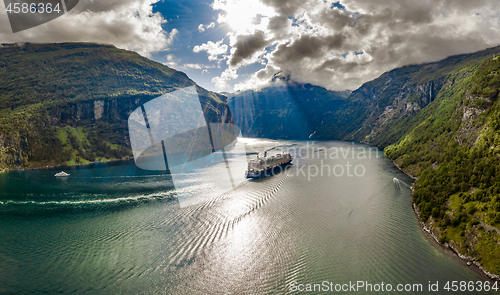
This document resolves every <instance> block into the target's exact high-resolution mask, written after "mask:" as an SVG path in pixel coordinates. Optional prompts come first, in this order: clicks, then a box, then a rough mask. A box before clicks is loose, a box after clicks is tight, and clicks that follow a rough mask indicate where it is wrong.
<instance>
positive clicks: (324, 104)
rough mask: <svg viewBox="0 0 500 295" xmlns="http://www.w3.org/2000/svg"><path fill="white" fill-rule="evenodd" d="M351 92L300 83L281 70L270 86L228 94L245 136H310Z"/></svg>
mask: <svg viewBox="0 0 500 295" xmlns="http://www.w3.org/2000/svg"><path fill="white" fill-rule="evenodd" d="M349 94H350V92H346V91H344V92H336V91H329V90H326V89H325V88H323V87H320V86H314V85H311V84H303V83H298V82H295V81H293V80H292V79H290V77H289V76H286V75H281V73H277V74H276V75H274V77H273V78H272V79H271V83H270V86H268V87H265V88H263V89H260V90H246V91H240V92H237V93H233V94H229V93H228V94H226V95H227V96H228V105H229V108H230V109H231V112H232V114H233V118H234V122H235V124H236V125H238V126H239V127H240V128H241V130H242V133H243V136H247V137H267V138H282V139H307V138H311V137H314V134H315V132H316V130H317V129H318V126H321V124H322V122H323V120H324V119H325V118H326V117H327V116H328V115H329V114H330V113H332V112H334V111H336V110H338V109H339V108H341V106H342V105H344V104H345V103H346V98H347V96H348V95H349Z"/></svg>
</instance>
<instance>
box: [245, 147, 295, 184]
mask: <svg viewBox="0 0 500 295" xmlns="http://www.w3.org/2000/svg"><path fill="white" fill-rule="evenodd" d="M292 160H293V157H292V155H291V154H290V153H285V152H283V153H280V154H277V155H274V156H270V157H268V156H267V151H266V152H264V157H263V158H261V157H259V156H258V155H257V158H256V159H254V160H250V161H249V162H248V170H247V171H246V172H245V177H246V178H257V177H260V176H269V175H272V173H269V174H268V172H269V171H271V170H273V169H275V168H277V167H280V166H284V165H287V164H289V163H290V162H292Z"/></svg>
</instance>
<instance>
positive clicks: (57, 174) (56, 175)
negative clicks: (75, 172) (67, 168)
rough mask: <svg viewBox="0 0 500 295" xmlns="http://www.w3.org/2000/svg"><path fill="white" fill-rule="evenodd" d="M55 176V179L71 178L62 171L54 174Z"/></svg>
mask: <svg viewBox="0 0 500 295" xmlns="http://www.w3.org/2000/svg"><path fill="white" fill-rule="evenodd" d="M54 176H55V177H66V176H69V174H68V173H66V172H64V171H61V172H59V173H56V174H54Z"/></svg>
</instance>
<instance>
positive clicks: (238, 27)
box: [213, 0, 276, 34]
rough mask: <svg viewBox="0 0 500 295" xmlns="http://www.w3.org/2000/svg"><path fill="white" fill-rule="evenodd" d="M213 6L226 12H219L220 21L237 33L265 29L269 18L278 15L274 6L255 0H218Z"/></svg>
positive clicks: (248, 32)
mask: <svg viewBox="0 0 500 295" xmlns="http://www.w3.org/2000/svg"><path fill="white" fill-rule="evenodd" d="M213 8H214V9H217V10H221V11H223V12H225V13H220V14H219V19H218V22H219V23H222V24H226V25H227V26H228V29H229V30H231V31H232V32H233V33H236V34H251V33H254V32H255V31H256V30H259V29H260V30H265V29H266V27H267V24H268V21H269V18H270V17H272V16H274V15H276V12H275V11H274V9H273V8H271V7H269V6H266V5H264V4H262V3H261V2H260V1H255V0H240V1H238V0H227V1H225V0H216V1H215V2H214V4H213Z"/></svg>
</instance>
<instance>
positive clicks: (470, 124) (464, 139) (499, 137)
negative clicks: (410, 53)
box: [385, 57, 500, 274]
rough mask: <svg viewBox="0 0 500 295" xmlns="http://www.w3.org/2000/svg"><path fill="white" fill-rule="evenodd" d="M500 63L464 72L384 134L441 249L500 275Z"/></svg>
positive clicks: (466, 68)
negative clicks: (447, 246) (448, 247)
mask: <svg viewBox="0 0 500 295" xmlns="http://www.w3.org/2000/svg"><path fill="white" fill-rule="evenodd" d="M498 69H500V59H499V58H497V57H495V58H490V59H488V60H486V61H484V62H479V63H477V64H475V65H474V64H472V65H464V66H463V67H462V68H460V69H456V70H455V72H453V73H451V74H450V75H449V76H448V80H449V81H451V83H450V86H449V87H445V88H444V89H443V90H442V91H441V92H440V93H439V94H438V97H437V98H436V100H435V101H434V102H432V103H431V104H429V105H428V106H427V107H426V108H424V109H422V110H421V111H420V112H418V113H417V114H416V115H415V116H413V117H411V118H406V119H403V120H401V121H400V122H398V123H396V124H394V125H393V126H391V128H390V129H389V130H388V133H390V134H394V133H395V132H396V130H398V129H399V131H400V134H401V135H402V137H401V139H400V140H399V141H398V142H397V143H395V144H393V145H391V146H388V147H387V148H386V149H385V153H386V155H387V156H388V157H389V158H391V159H393V160H395V161H396V163H397V164H398V165H399V166H400V167H401V168H403V169H405V170H406V171H408V172H409V173H411V174H413V175H415V176H418V181H417V182H416V183H415V193H414V195H413V199H414V202H415V204H416V205H417V206H418V208H419V210H420V216H421V218H422V220H424V221H426V222H430V223H429V224H432V227H433V229H434V232H435V233H438V234H439V236H440V241H441V242H443V243H444V242H449V243H451V244H452V245H453V246H454V247H455V248H456V249H458V251H460V252H461V253H462V254H465V255H468V256H472V257H475V259H477V260H478V261H480V262H481V264H482V265H483V266H484V267H486V268H487V269H488V270H490V271H491V272H493V273H497V274H498V273H500V260H499V259H498V258H499V257H500V241H499V236H498V234H496V231H498V232H500V230H499V229H500V116H499V114H500V100H499V99H498V94H499V89H500V79H498V76H497V75H496V74H495V72H496V71H497V70H498Z"/></svg>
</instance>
